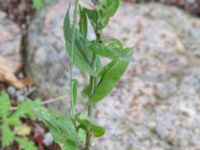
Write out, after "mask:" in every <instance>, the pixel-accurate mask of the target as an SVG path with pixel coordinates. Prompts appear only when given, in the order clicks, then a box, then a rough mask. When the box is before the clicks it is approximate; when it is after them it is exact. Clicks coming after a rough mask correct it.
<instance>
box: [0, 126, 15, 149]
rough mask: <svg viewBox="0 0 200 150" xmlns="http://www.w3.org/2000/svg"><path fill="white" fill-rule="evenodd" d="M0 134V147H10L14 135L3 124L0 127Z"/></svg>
mask: <svg viewBox="0 0 200 150" xmlns="http://www.w3.org/2000/svg"><path fill="white" fill-rule="evenodd" d="M1 133H2V146H3V147H7V146H10V145H11V144H12V143H13V141H14V138H15V135H14V133H13V132H12V131H11V130H10V128H9V126H8V125H7V124H3V125H2V126H1Z"/></svg>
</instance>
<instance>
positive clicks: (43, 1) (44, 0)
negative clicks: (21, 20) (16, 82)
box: [32, 0, 47, 12]
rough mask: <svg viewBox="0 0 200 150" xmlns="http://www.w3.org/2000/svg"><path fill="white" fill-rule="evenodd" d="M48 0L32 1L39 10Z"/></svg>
mask: <svg viewBox="0 0 200 150" xmlns="http://www.w3.org/2000/svg"><path fill="white" fill-rule="evenodd" d="M46 1H47V0H32V3H33V5H34V7H35V9H36V10H37V12H39V11H40V10H42V8H43V7H44V4H45V2H46Z"/></svg>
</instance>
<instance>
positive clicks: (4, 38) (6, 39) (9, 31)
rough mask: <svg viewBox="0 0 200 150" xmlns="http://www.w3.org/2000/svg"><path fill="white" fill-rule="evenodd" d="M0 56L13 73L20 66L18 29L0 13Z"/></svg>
mask: <svg viewBox="0 0 200 150" xmlns="http://www.w3.org/2000/svg"><path fill="white" fill-rule="evenodd" d="M0 35H1V36H0V56H1V57H3V58H5V59H6V62H7V63H8V65H9V66H10V68H11V69H13V71H14V72H16V71H17V70H19V68H20V67H21V66H22V57H21V33H20V29H19V27H18V26H17V25H16V24H15V23H13V22H12V21H10V20H9V19H7V18H6V14H5V13H4V12H1V11H0Z"/></svg>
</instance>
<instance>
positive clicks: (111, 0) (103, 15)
mask: <svg viewBox="0 0 200 150" xmlns="http://www.w3.org/2000/svg"><path fill="white" fill-rule="evenodd" d="M119 4H120V0H99V2H98V4H97V9H96V10H90V9H86V8H85V9H86V12H87V15H88V17H89V19H90V21H91V24H92V25H93V27H94V28H95V29H97V28H98V29H103V28H104V27H105V26H106V25H107V24H108V22H109V20H110V17H112V16H113V15H114V14H115V12H116V11H117V8H118V7H119Z"/></svg>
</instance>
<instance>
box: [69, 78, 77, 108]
mask: <svg viewBox="0 0 200 150" xmlns="http://www.w3.org/2000/svg"><path fill="white" fill-rule="evenodd" d="M77 85H78V81H77V80H75V79H73V80H72V82H71V94H70V96H71V100H72V102H73V107H75V106H76V103H77Z"/></svg>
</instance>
